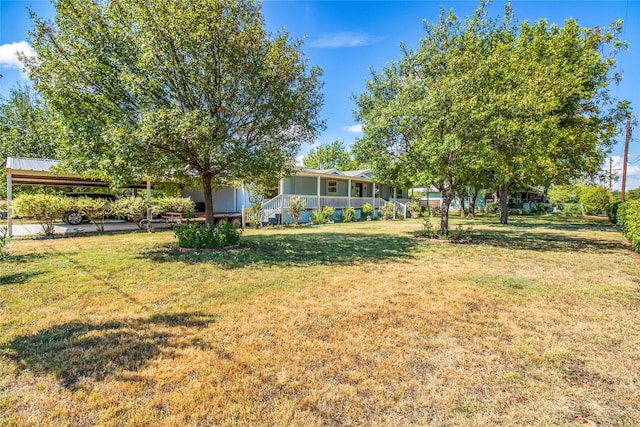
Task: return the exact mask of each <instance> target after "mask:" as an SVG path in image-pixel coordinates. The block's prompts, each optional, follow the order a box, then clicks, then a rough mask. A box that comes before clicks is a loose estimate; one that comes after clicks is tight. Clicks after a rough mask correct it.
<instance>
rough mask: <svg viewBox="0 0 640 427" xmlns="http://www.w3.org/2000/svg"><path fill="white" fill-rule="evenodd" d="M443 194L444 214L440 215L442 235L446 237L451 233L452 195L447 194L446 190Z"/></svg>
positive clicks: (442, 207)
mask: <svg viewBox="0 0 640 427" xmlns="http://www.w3.org/2000/svg"><path fill="white" fill-rule="evenodd" d="M440 194H442V206H441V210H442V215H441V216H440V237H444V236H446V235H448V234H449V206H450V205H451V199H452V197H451V196H449V195H446V194H445V192H444V191H441V192H440Z"/></svg>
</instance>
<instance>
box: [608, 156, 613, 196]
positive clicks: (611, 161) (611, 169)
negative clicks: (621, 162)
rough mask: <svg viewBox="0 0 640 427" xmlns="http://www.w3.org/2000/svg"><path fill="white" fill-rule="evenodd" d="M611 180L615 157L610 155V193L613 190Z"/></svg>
mask: <svg viewBox="0 0 640 427" xmlns="http://www.w3.org/2000/svg"><path fill="white" fill-rule="evenodd" d="M611 181H613V157H609V193H611V191H612V190H613V188H612V186H611Z"/></svg>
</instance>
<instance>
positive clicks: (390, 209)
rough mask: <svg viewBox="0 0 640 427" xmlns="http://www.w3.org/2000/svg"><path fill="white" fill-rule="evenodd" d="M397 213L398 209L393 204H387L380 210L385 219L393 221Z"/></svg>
mask: <svg viewBox="0 0 640 427" xmlns="http://www.w3.org/2000/svg"><path fill="white" fill-rule="evenodd" d="M397 212H398V207H397V206H396V204H395V203H393V202H387V203H385V204H384V205H382V207H381V208H380V215H382V218H384V219H392V218H393V217H395V216H396V213H397Z"/></svg>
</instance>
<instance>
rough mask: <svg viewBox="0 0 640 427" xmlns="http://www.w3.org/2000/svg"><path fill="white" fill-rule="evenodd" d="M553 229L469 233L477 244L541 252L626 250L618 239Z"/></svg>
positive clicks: (507, 228)
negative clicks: (582, 235)
mask: <svg viewBox="0 0 640 427" xmlns="http://www.w3.org/2000/svg"><path fill="white" fill-rule="evenodd" d="M553 230H556V228H552V227H544V225H543V224H541V225H540V226H539V227H538V228H535V227H529V226H528V225H527V224H520V225H513V224H509V225H506V226H505V225H502V226H499V227H496V228H491V229H489V230H486V229H485V230H478V231H472V232H471V236H472V238H473V240H474V241H475V242H477V243H479V244H485V245H491V246H496V247H500V248H507V249H522V250H532V251H541V252H557V251H571V252H594V251H599V252H603V253H611V252H618V251H624V250H627V249H629V245H628V244H626V243H625V242H624V241H621V240H608V239H607V240H600V239H596V238H589V237H581V236H578V235H575V234H569V233H561V232H558V231H553ZM557 230H563V231H576V230H571V229H567V228H557Z"/></svg>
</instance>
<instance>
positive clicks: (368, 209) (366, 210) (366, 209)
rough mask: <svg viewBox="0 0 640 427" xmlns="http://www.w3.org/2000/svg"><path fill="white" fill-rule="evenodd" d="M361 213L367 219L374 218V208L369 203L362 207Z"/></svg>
mask: <svg viewBox="0 0 640 427" xmlns="http://www.w3.org/2000/svg"><path fill="white" fill-rule="evenodd" d="M360 212H361V213H362V216H363V217H364V218H365V219H366V218H367V217H369V216H373V206H371V205H370V204H369V203H364V204H363V205H362V206H361V207H360Z"/></svg>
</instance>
